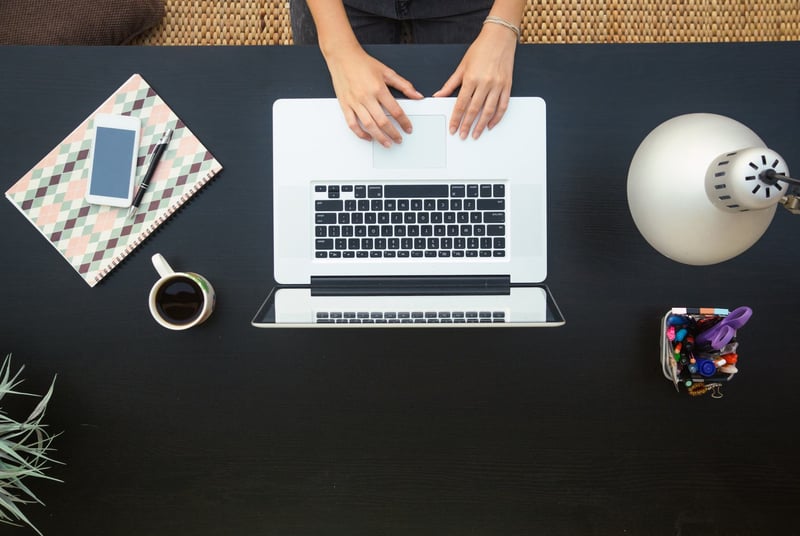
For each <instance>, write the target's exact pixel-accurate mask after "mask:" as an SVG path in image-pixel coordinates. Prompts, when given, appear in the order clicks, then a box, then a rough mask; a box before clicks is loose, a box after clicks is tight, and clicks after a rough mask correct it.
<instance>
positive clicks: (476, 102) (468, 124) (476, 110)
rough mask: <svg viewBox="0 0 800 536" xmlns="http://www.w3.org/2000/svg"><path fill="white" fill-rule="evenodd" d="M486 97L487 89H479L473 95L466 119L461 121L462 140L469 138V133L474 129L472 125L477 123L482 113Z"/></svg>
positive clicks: (465, 114)
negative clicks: (476, 120)
mask: <svg viewBox="0 0 800 536" xmlns="http://www.w3.org/2000/svg"><path fill="white" fill-rule="evenodd" d="M486 95H487V91H486V90H485V89H478V90H477V91H475V93H473V94H472V98H471V99H470V101H469V104H468V105H467V109H466V111H465V112H464V118H463V119H462V120H461V128H460V131H459V136H461V139H462V140H465V139H467V136H469V131H470V129H471V128H472V124H473V123H474V122H475V119H476V118H477V117H478V114H480V112H481V108H482V107H483V104H484V103H485V102H486Z"/></svg>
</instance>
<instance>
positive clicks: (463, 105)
mask: <svg viewBox="0 0 800 536" xmlns="http://www.w3.org/2000/svg"><path fill="white" fill-rule="evenodd" d="M470 99H472V89H470V88H468V87H465V86H461V90H460V91H459V92H458V98H457V99H456V103H455V105H454V106H453V113H452V114H450V125H449V130H450V134H455V133H456V132H458V127H459V126H461V123H462V121H463V120H464V114H465V113H466V111H467V106H469V101H470Z"/></svg>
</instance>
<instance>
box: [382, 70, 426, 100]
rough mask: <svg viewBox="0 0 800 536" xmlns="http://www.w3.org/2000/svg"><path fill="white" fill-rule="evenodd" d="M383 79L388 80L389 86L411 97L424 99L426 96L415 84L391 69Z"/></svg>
mask: <svg viewBox="0 0 800 536" xmlns="http://www.w3.org/2000/svg"><path fill="white" fill-rule="evenodd" d="M383 81H384V82H386V85H387V86H391V87H393V88H395V89H396V90H398V91H400V92H401V93H402V94H403V95H405V96H406V97H408V98H409V99H422V98H424V97H425V96H424V95H423V94H422V93H420V92H419V91H417V89H416V88H415V87H414V84H412V83H411V82H409V81H408V80H406V79H405V78H403V77H402V76H400V75H399V74H397V73H396V72H395V71H393V70H391V69H389V70H388V71H387V72H386V73H385V74H384V76H383Z"/></svg>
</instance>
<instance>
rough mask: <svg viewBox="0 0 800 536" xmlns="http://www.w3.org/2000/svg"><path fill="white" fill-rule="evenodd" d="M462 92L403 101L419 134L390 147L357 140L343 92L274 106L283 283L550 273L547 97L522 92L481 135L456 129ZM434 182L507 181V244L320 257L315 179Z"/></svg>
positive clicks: (277, 255)
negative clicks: (498, 254)
mask: <svg viewBox="0 0 800 536" xmlns="http://www.w3.org/2000/svg"><path fill="white" fill-rule="evenodd" d="M454 104H455V99H454V98H441V99H432V98H429V99H424V100H419V101H413V100H401V101H400V105H401V106H402V107H403V109H404V111H405V112H406V115H408V116H409V118H410V119H411V121H412V124H413V127H414V132H413V133H412V134H410V135H404V139H403V143H401V144H399V145H393V146H392V147H391V148H389V149H386V148H384V147H382V146H381V145H379V144H377V143H375V142H367V141H364V140H361V139H359V138H357V137H356V136H355V135H354V134H353V133H352V132H351V131H350V129H349V128H348V127H347V125H346V123H345V121H344V118H343V115H342V111H341V108H340V107H339V103H338V101H337V100H336V99H281V100H278V101H276V102H275V104H274V106H273V162H274V169H273V204H274V211H273V214H274V262H275V274H274V276H275V280H276V281H277V282H278V283H279V284H283V285H286V284H299V285H308V284H310V281H311V278H312V277H313V276H334V277H335V276H347V275H376V276H380V275H385V276H391V275H398V274H403V275H411V276H414V275H419V276H429V275H503V276H509V277H510V281H511V283H517V282H519V283H529V282H534V283H536V282H542V281H544V279H545V278H546V275H547V194H546V169H547V165H546V139H545V132H546V124H545V103H544V101H543V100H542V99H540V98H538V97H514V98H512V99H511V102H510V105H509V108H508V110H507V112H506V114H505V115H504V117H503V120H502V121H501V122H500V123H499V124H498V125H497V126H496V127H495V128H494V129H492V130H491V131H488V130H487V131H485V132H484V133H483V135H482V136H481V137H480V139H478V140H473V139H472V138H468V139H467V140H461V139H460V138H459V137H458V136H457V135H456V136H453V135H450V134H449V132H448V130H447V125H448V121H449V118H450V114H451V111H452V108H453V106H454ZM342 180H344V181H351V182H354V183H357V184H365V183H366V184H369V183H383V184H416V183H420V184H428V183H443V182H452V181H465V182H468V183H482V182H493V183H494V182H502V183H504V184H505V189H506V196H507V205H506V213H507V220H506V228H507V230H508V231H507V233H508V234H507V251H508V254H507V255H506V256H505V257H503V258H480V259H464V258H461V259H453V258H448V259H442V258H434V259H335V260H334V259H317V258H315V257H314V252H313V245H314V214H313V207H314V203H313V201H312V198H313V192H314V186H315V185H317V184H320V183H325V182H329V181H342Z"/></svg>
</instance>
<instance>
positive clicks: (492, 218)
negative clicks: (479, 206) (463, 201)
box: [483, 212, 506, 223]
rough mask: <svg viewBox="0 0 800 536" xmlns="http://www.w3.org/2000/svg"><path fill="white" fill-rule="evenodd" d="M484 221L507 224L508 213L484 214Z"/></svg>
mask: <svg viewBox="0 0 800 536" xmlns="http://www.w3.org/2000/svg"><path fill="white" fill-rule="evenodd" d="M483 221H484V222H486V223H505V222H506V213H505V212H484V213H483Z"/></svg>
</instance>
